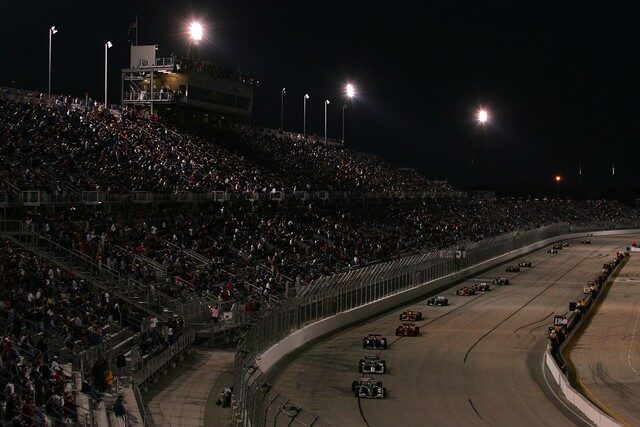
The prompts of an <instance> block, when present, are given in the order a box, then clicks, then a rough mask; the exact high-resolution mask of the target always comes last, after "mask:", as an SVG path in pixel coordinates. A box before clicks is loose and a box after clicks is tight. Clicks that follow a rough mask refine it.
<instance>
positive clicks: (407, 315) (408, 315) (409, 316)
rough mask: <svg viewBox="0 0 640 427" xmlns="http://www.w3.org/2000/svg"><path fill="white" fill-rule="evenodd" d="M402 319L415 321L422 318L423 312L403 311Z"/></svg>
mask: <svg viewBox="0 0 640 427" xmlns="http://www.w3.org/2000/svg"><path fill="white" fill-rule="evenodd" d="M400 320H403V321H407V320H408V321H411V322H415V321H416V320H422V312H420V311H418V310H407V311H403V312H402V314H401V315H400Z"/></svg>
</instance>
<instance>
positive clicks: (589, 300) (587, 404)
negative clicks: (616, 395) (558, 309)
mask: <svg viewBox="0 0 640 427" xmlns="http://www.w3.org/2000/svg"><path fill="white" fill-rule="evenodd" d="M624 264H625V262H624V261H623V260H620V261H619V262H618V263H617V264H616V265H615V266H614V267H613V269H611V271H609V273H608V274H607V277H606V279H605V281H604V283H603V284H602V286H601V288H600V289H599V292H598V293H597V294H595V296H594V295H593V294H590V295H589V296H588V297H586V298H584V299H583V302H584V305H582V306H579V307H577V308H576V310H574V311H572V312H571V313H570V315H571V317H573V318H572V320H573V319H574V318H575V317H576V316H577V317H578V320H577V321H571V322H567V325H565V326H564V327H560V331H561V333H563V334H566V338H565V339H563V340H562V342H561V343H560V344H559V345H555V346H554V345H552V344H549V345H547V349H546V351H545V354H544V362H545V364H546V366H547V367H548V368H549V371H550V372H551V375H552V376H553V379H554V380H555V382H556V384H558V386H559V387H560V390H561V391H562V394H564V396H565V397H566V399H567V400H568V401H569V402H571V404H573V405H574V406H575V407H576V408H578V409H579V410H580V412H582V413H583V414H584V415H586V417H587V418H588V419H589V420H591V421H592V422H593V423H595V424H596V425H597V426H599V427H600V426H604V427H614V426H615V427H620V426H621V424H620V423H619V422H617V421H616V420H615V419H613V418H612V417H611V416H610V415H609V414H607V413H606V412H605V411H603V410H602V409H601V408H599V407H598V406H596V405H595V404H594V403H592V402H591V401H590V400H589V399H588V398H587V397H586V396H584V395H583V394H582V393H580V392H579V391H578V390H576V389H575V388H574V387H573V386H572V381H571V380H570V377H571V376H572V374H571V369H568V368H567V363H566V361H565V360H566V359H565V357H564V354H563V352H564V350H565V348H566V347H567V345H568V344H569V343H570V342H572V341H573V340H575V339H577V336H579V334H580V333H581V332H582V330H583V329H584V327H585V321H586V319H587V318H588V317H590V316H593V314H594V313H593V311H594V309H595V307H596V305H597V303H598V302H599V301H600V300H601V299H602V298H603V297H604V296H605V295H606V290H605V287H606V286H607V284H608V283H610V281H611V278H612V276H613V275H614V274H615V273H616V272H618V271H619V270H620V269H621V268H622V267H623V266H624ZM568 318H569V316H567V319H568ZM563 329H566V330H564V331H563ZM554 332H555V328H554ZM558 360H560V361H561V362H562V365H564V366H563V367H560V366H559V364H558Z"/></svg>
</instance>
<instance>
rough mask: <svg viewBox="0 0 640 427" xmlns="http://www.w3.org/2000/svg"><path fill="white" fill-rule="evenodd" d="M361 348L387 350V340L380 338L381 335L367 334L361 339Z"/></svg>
mask: <svg viewBox="0 0 640 427" xmlns="http://www.w3.org/2000/svg"><path fill="white" fill-rule="evenodd" d="M362 348H368V349H381V348H387V339H386V338H382V335H381V334H369V335H367V336H366V337H364V338H362Z"/></svg>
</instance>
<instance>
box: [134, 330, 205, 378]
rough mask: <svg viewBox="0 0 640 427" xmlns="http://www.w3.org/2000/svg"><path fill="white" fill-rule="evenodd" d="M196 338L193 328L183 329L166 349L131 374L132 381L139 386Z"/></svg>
mask: <svg viewBox="0 0 640 427" xmlns="http://www.w3.org/2000/svg"><path fill="white" fill-rule="evenodd" d="M195 339H196V333H195V331H194V330H193V329H191V330H188V331H185V332H184V333H183V334H182V335H181V336H180V337H179V338H178V339H177V340H176V342H175V343H173V345H171V346H170V347H169V348H168V349H166V350H165V351H163V352H162V353H160V354H159V355H158V356H156V357H154V358H153V359H151V360H150V361H149V362H147V363H146V364H145V365H144V366H143V367H142V369H141V370H139V371H137V372H136V373H135V374H134V375H133V381H134V383H135V384H136V386H138V387H139V386H141V385H142V384H144V383H145V382H146V381H147V380H149V378H151V377H152V376H153V375H154V374H156V373H157V372H158V371H160V369H162V368H163V367H164V366H165V365H166V364H167V363H169V362H171V361H173V359H174V358H175V357H177V356H180V355H181V354H182V353H183V352H184V351H185V350H186V349H187V347H190V346H191V345H192V344H193V342H194V341H195Z"/></svg>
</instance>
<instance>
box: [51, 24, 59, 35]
mask: <svg viewBox="0 0 640 427" xmlns="http://www.w3.org/2000/svg"><path fill="white" fill-rule="evenodd" d="M57 32H58V30H57V29H56V26H55V25H54V26H53V27H51V34H55V33H57Z"/></svg>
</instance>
